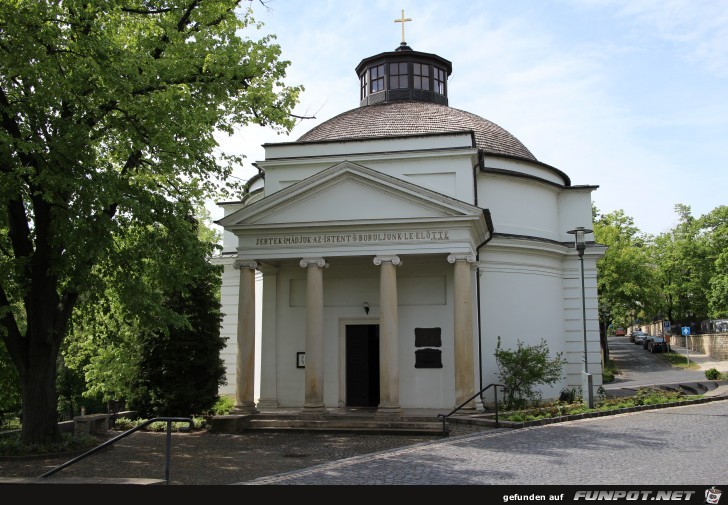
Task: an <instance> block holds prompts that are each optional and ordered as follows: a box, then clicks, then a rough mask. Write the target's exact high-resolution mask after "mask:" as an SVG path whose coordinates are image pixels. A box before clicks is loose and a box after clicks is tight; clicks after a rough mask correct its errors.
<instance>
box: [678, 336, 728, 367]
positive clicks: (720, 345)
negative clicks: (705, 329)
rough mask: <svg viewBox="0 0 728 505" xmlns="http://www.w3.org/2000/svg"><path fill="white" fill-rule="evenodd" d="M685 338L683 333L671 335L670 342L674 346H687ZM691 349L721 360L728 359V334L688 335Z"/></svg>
mask: <svg viewBox="0 0 728 505" xmlns="http://www.w3.org/2000/svg"><path fill="white" fill-rule="evenodd" d="M685 338H686V337H684V336H682V335H671V336H670V344H671V345H672V346H673V347H685ZM687 338H688V339H689V343H690V350H691V351H693V352H696V353H700V354H707V355H708V356H710V357H711V358H713V359H716V360H719V361H725V360H728V334H726V333H717V334H709V333H708V334H704V335H690V336H689V337H687Z"/></svg>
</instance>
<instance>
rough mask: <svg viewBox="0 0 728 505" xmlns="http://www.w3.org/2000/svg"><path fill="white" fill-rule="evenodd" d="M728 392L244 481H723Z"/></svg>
mask: <svg viewBox="0 0 728 505" xmlns="http://www.w3.org/2000/svg"><path fill="white" fill-rule="evenodd" d="M726 447H728V400H722V401H715V402H711V403H704V404H696V405H690V406H682V407H671V408H665V409H656V410H649V411H642V412H637V413H630V414H620V415H616V416H611V417H599V418H592V419H584V420H579V421H572V422H566V423H560V424H552V425H547V426H540V427H534V428H527V429H521V430H512V431H508V430H494V431H490V432H483V433H477V434H471V435H463V436H460V437H453V438H449V439H444V440H442V441H438V442H430V443H422V444H417V445H413V446H410V447H405V448H399V449H393V450H389V451H386V452H381V453H378V454H372V455H368V456H358V457H354V458H349V459H346V460H342V461H336V462H331V463H327V464H323V465H319V466H316V467H312V468H307V469H304V470H298V471H294V472H289V473H286V474H281V475H275V476H269V477H264V478H259V479H255V480H252V481H249V482H244V483H241V484H248V485H329V486H330V485H342V484H345V485H369V486H371V485H394V484H396V485H526V484H528V485H569V484H592V485H647V484H649V485H660V484H662V485H671V486H674V485H693V486H694V485H708V486H709V485H716V484H726V483H728V450H726Z"/></svg>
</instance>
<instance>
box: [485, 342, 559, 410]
mask: <svg viewBox="0 0 728 505" xmlns="http://www.w3.org/2000/svg"><path fill="white" fill-rule="evenodd" d="M495 359H496V362H497V364H498V368H499V370H500V372H499V374H498V377H499V378H500V380H501V381H502V383H503V385H504V386H505V403H506V405H505V408H506V409H508V410H511V409H514V408H523V407H525V406H526V405H528V404H529V402H531V403H536V402H538V401H540V400H541V392H540V391H538V390H536V389H535V387H536V386H537V385H539V384H544V385H551V384H554V383H555V382H557V381H559V380H561V378H562V377H563V375H562V371H561V369H562V367H563V365H564V363H565V362H564V360H563V359H562V353H558V354H556V356H555V357H554V358H549V348H548V345H547V344H546V341H545V340H544V339H541V342H540V343H539V344H538V345H530V346H526V345H523V342H521V341H520V340H518V341H517V345H516V350H515V351H512V350H510V349H507V350H506V349H502V348H501V339H500V337H498V344H497V345H496V349H495Z"/></svg>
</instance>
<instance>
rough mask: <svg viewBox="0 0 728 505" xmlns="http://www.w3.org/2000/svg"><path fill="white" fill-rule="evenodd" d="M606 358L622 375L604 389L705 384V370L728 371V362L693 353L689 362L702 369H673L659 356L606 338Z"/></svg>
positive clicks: (622, 340) (625, 341)
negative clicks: (701, 382)
mask: <svg viewBox="0 0 728 505" xmlns="http://www.w3.org/2000/svg"><path fill="white" fill-rule="evenodd" d="M673 351H674V352H678V353H680V354H683V355H684V354H685V353H686V351H685V349H684V348H674V349H673ZM609 356H610V358H612V359H613V360H614V361H616V362H617V365H618V367H619V368H620V370H621V373H620V374H619V375H617V376H616V377H615V381H614V382H613V383H611V384H607V385H605V386H604V388H605V389H607V390H609V389H617V388H625V387H633V386H646V385H657V384H674V383H679V382H695V381H704V380H705V370H706V369H707V368H710V367H712V366H716V367H718V369H719V370H721V371H728V363H727V362H716V361H713V360H711V359H710V358H709V357H707V356H705V355H703V354H696V353H693V355H692V358H691V359H692V361H693V362H695V363H698V364H700V365H701V368H700V369H698V370H691V369H680V368H675V367H672V366H671V365H670V364H669V363H668V362H666V361H665V360H664V359H662V358H661V357H660V356H659V355H658V354H653V353H651V352H650V351H648V350H646V349H643V348H642V346H641V345H637V344H635V343H633V342H630V341H629V339H628V338H627V337H610V338H609Z"/></svg>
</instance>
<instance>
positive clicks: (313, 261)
mask: <svg viewBox="0 0 728 505" xmlns="http://www.w3.org/2000/svg"><path fill="white" fill-rule="evenodd" d="M299 264H300V265H301V268H307V267H310V266H312V265H316V266H317V267H319V268H326V267H328V266H329V264H328V263H326V260H325V259H323V258H301V261H300V263H299Z"/></svg>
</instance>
